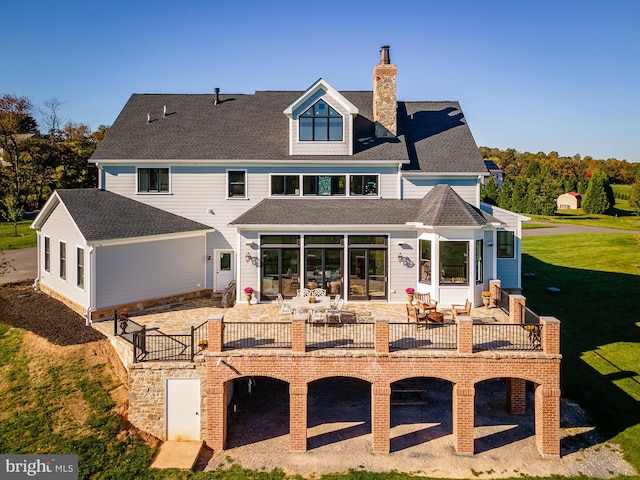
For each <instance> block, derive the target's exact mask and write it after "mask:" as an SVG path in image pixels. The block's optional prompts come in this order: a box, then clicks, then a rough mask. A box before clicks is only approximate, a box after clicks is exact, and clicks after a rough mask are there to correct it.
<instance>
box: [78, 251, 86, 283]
mask: <svg viewBox="0 0 640 480" xmlns="http://www.w3.org/2000/svg"><path fill="white" fill-rule="evenodd" d="M78 250H82V286H80V285H78ZM84 250H85V249H84V247H83V246H82V245H76V288H78V289H79V290H82V291H84V289H85V284H86V283H87V266H86V265H87V262H86V260H87V259H86V256H85V251H84Z"/></svg>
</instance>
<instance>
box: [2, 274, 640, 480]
mask: <svg viewBox="0 0 640 480" xmlns="http://www.w3.org/2000/svg"><path fill="white" fill-rule="evenodd" d="M0 322H2V323H5V324H9V325H12V326H15V327H19V328H24V329H26V330H29V331H31V332H32V333H33V334H34V335H28V336H27V338H26V340H25V341H28V342H30V344H31V346H32V347H33V349H34V351H40V352H42V353H43V354H45V353H46V354H47V355H54V356H67V355H73V356H74V357H77V356H83V357H85V358H86V361H87V364H88V365H93V364H94V363H95V362H101V363H105V364H106V365H107V367H108V370H109V371H110V374H111V375H113V376H114V377H115V378H116V379H117V381H116V383H117V384H120V386H119V387H118V388H116V389H115V390H114V391H113V392H111V394H112V397H113V398H114V400H115V401H116V403H117V406H116V408H115V409H116V411H117V413H119V414H120V415H122V416H123V418H126V414H127V408H128V405H127V399H128V393H127V391H126V384H127V382H126V372H125V371H124V368H123V367H122V365H121V364H119V360H118V358H117V356H116V355H115V353H114V351H113V350H112V348H111V346H110V344H109V341H108V340H107V339H105V337H104V336H103V335H102V334H100V333H99V332H97V331H95V330H93V329H92V328H90V327H87V326H85V323H84V320H83V319H82V317H80V316H79V315H77V314H75V313H74V312H72V311H71V310H69V309H68V308H67V307H65V306H64V305H62V304H61V303H59V302H57V301H56V300H53V299H51V298H49V297H48V296H46V295H44V294H42V293H39V292H35V291H33V289H32V287H31V284H30V282H27V283H22V284H6V285H0ZM255 380H256V384H255V388H252V393H251V394H249V392H248V386H247V384H246V383H240V382H239V383H238V388H237V395H236V396H235V397H234V399H233V403H232V405H231V408H230V415H229V425H228V443H227V450H225V451H223V452H212V451H210V450H205V452H204V454H203V455H202V456H201V458H200V459H199V461H198V464H197V467H196V468H197V469H198V470H214V469H217V468H224V467H225V466H228V465H229V464H230V463H237V464H240V465H242V466H243V467H245V468H250V469H255V470H272V469H274V468H281V469H283V470H284V471H285V472H288V473H291V474H300V475H303V476H305V477H313V476H314V475H315V476H317V475H320V474H324V473H333V472H346V471H347V470H349V469H353V470H369V471H392V470H395V471H398V472H408V473H414V474H418V475H428V476H432V477H440V478H474V477H475V478H499V477H509V476H523V475H531V476H549V475H553V474H555V475H578V474H583V475H586V476H589V477H594V478H609V477H614V476H617V475H634V474H635V471H634V470H633V468H632V467H631V466H629V465H628V464H627V463H626V462H624V460H623V459H622V455H621V452H620V449H619V447H618V446H617V445H614V444H611V443H607V442H604V441H603V440H602V439H601V438H600V437H599V435H598V433H597V432H596V431H595V429H594V428H593V427H592V424H591V422H590V421H589V419H588V418H587V416H586V415H585V413H584V412H583V411H582V409H581V408H580V407H579V406H578V405H576V404H575V403H573V402H571V401H569V400H566V399H563V400H562V423H561V427H562V442H561V449H562V455H561V458H560V459H541V458H540V456H539V454H538V451H537V449H536V446H535V436H534V418H533V393H532V392H529V393H528V399H527V402H528V405H527V414H526V415H523V416H516V415H510V414H508V413H507V412H506V411H505V387H504V384H503V383H502V382H501V381H498V380H493V381H487V382H483V383H482V384H480V385H478V386H477V389H476V440H475V451H476V453H475V455H474V456H473V457H464V456H458V455H456V454H455V451H454V448H453V439H452V424H451V418H452V415H451V386H450V384H448V383H447V382H443V381H438V380H435V379H423V380H422V381H423V382H424V387H425V390H426V397H425V399H426V402H427V405H426V406H425V408H424V409H423V408H422V407H420V406H394V407H392V412H391V424H392V430H391V432H392V438H391V453H390V454H377V453H373V452H372V451H371V404H370V386H369V384H367V383H366V382H362V381H359V380H355V379H350V378H340V377H336V378H333V379H327V380H321V381H317V382H314V383H312V384H311V385H310V386H309V403H308V419H309V428H308V448H309V450H308V451H307V452H304V453H291V452H289V435H288V433H289V432H288V416H289V396H288V389H287V384H286V383H284V382H279V381H276V380H273V379H268V378H257V379H255ZM124 428H128V427H127V423H126V422H124ZM147 440H148V441H150V442H152V443H153V440H154V439H153V438H148V439H147Z"/></svg>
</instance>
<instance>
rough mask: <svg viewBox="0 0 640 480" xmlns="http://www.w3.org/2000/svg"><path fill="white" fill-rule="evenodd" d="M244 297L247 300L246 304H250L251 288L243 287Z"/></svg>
mask: <svg viewBox="0 0 640 480" xmlns="http://www.w3.org/2000/svg"><path fill="white" fill-rule="evenodd" d="M244 296H245V297H246V298H247V303H248V304H251V297H252V296H253V288H251V287H244Z"/></svg>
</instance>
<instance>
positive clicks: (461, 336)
mask: <svg viewBox="0 0 640 480" xmlns="http://www.w3.org/2000/svg"><path fill="white" fill-rule="evenodd" d="M456 323H457V327H458V353H473V320H472V319H471V317H457V318H456Z"/></svg>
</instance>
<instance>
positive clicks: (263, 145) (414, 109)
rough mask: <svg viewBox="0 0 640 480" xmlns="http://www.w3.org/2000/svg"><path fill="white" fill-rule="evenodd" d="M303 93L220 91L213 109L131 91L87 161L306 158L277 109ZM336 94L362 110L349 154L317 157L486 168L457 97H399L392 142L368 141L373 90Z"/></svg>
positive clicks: (202, 97) (203, 100)
mask: <svg viewBox="0 0 640 480" xmlns="http://www.w3.org/2000/svg"><path fill="white" fill-rule="evenodd" d="M301 93H303V92H293V91H288V92H276V91H269V92H264V91H263V92H260V91H258V92H256V93H255V94H253V95H249V94H238V95H220V103H219V104H218V105H215V106H214V105H213V99H214V95H213V94H211V95H208V94H134V95H132V96H131V98H130V99H129V101H128V102H127V104H126V105H125V106H124V108H123V109H122V112H121V113H120V115H119V116H118V118H117V119H116V121H115V122H114V124H113V125H112V127H111V129H110V131H109V133H108V134H107V136H106V138H105V139H104V140H103V141H102V143H101V144H100V146H99V147H98V149H97V150H96V152H95V153H94V155H93V157H92V159H93V160H94V161H100V160H143V159H145V160H146V159H151V160H154V159H158V160H265V161H278V160H292V159H299V160H309V158H310V157H309V156H292V155H289V150H288V149H289V123H288V118H287V117H286V116H285V115H284V114H283V113H282V112H283V110H284V108H286V107H287V106H288V105H289V104H291V103H292V102H293V101H294V100H295V99H296V98H297V97H298V96H299V95H300V94H301ZM340 93H341V94H342V95H344V97H345V98H346V99H347V100H349V101H350V102H351V103H353V104H354V105H355V106H356V107H358V109H359V112H360V113H359V115H358V116H357V117H356V118H355V129H354V130H355V131H354V139H355V140H354V145H355V152H354V155H351V156H338V155H332V156H323V157H322V160H326V161H328V162H331V161H332V160H352V161H353V162H354V163H355V164H357V162H358V161H359V160H363V161H366V160H391V161H402V162H407V161H408V162H409V163H408V164H407V165H405V169H407V170H414V171H424V172H484V171H486V168H485V166H484V163H483V161H482V158H481V156H480V154H479V152H478V148H477V146H476V143H475V141H474V139H473V136H472V135H471V131H470V130H469V128H468V126H467V124H466V121H465V119H464V116H463V115H462V111H461V109H460V105H459V104H458V103H457V102H398V129H399V132H398V137H397V139H396V138H394V139H374V123H373V120H372V118H373V113H372V112H373V107H372V97H373V94H372V92H371V91H346V92H340ZM164 105H166V106H167V115H166V116H163V106H164ZM148 113H149V114H151V122H150V123H147V114H148ZM363 139H369V140H366V141H359V140H363ZM371 139H373V141H370V140H371Z"/></svg>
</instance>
